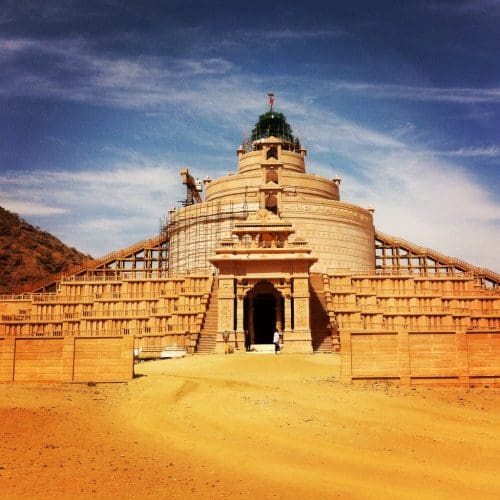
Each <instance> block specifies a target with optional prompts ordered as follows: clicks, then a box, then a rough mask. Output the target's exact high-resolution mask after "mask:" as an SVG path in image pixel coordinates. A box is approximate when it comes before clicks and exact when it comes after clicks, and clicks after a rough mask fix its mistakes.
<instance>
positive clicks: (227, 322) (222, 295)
mask: <svg viewBox="0 0 500 500" xmlns="http://www.w3.org/2000/svg"><path fill="white" fill-rule="evenodd" d="M226 332H231V335H230V336H229V339H230V343H231V344H233V342H234V335H233V333H234V279H233V278H219V293H218V318H217V346H216V351H217V352H224V351H225V345H224V333H226Z"/></svg>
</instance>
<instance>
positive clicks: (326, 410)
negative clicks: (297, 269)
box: [0, 354, 500, 499]
mask: <svg viewBox="0 0 500 500" xmlns="http://www.w3.org/2000/svg"><path fill="white" fill-rule="evenodd" d="M136 373H137V374H138V377H137V378H136V379H134V380H133V381H132V382H130V383H128V384H98V385H95V386H94V385H87V384H67V385H64V384H0V498H2V499H4V498H47V497H48V498H89V497H93V498H174V499H175V498H214V499H215V498H217V499H219V498H261V499H267V498H273V499H276V498H292V499H293V498H301V499H305V498H307V499H309V498H314V499H316V498H318V499H319V498H384V499H387V498H398V499H401V498H426V499H427V498H475V499H484V498H492V499H493V498H496V499H498V498H500V479H499V457H500V446H499V442H500V439H499V437H500V425H499V424H500V404H499V401H500V390H498V389H493V388H491V389H488V388H481V389H471V390H466V389H452V388H448V389H443V388H440V389H436V388H433V389H430V388H417V389H416V390H411V389H409V388H399V387H386V386H384V385H375V386H369V387H368V386H346V385H343V384H341V383H340V382H339V378H338V377H339V360H338V357H336V356H329V355H314V356H312V355H309V356H307V355H306V356H299V355H296V356H295V355H286V354H281V355H279V356H274V355H256V354H236V355H229V356H223V355H222V356H191V357H187V358H183V359H176V360H164V361H156V362H150V363H141V364H139V365H136Z"/></svg>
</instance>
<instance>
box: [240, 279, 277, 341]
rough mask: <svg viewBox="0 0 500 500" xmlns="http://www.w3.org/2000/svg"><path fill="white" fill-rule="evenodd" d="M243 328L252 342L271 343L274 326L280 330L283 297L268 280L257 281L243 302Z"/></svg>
mask: <svg viewBox="0 0 500 500" xmlns="http://www.w3.org/2000/svg"><path fill="white" fill-rule="evenodd" d="M244 308H245V328H247V329H248V330H249V332H250V336H251V338H252V344H272V343H273V334H274V331H275V330H276V328H278V329H279V330H281V324H282V323H281V321H282V318H283V298H282V296H281V294H280V293H279V292H278V290H276V288H275V287H274V286H273V285H272V284H271V283H270V282H268V281H261V282H259V283H257V284H256V285H255V286H254V288H253V289H252V290H250V292H249V293H248V295H247V297H246V300H245V302H244Z"/></svg>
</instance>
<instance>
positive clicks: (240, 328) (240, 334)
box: [235, 285, 245, 349]
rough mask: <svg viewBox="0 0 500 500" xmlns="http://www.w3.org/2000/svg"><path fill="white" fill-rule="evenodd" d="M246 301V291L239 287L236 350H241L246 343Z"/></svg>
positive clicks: (237, 294) (237, 293) (237, 295)
mask: <svg viewBox="0 0 500 500" xmlns="http://www.w3.org/2000/svg"><path fill="white" fill-rule="evenodd" d="M244 299H245V289H244V288H243V287H242V286H240V285H238V289H237V292H236V332H235V342H236V345H235V348H236V349H240V348H241V346H242V345H244V343H245V332H244V321H243V320H244Z"/></svg>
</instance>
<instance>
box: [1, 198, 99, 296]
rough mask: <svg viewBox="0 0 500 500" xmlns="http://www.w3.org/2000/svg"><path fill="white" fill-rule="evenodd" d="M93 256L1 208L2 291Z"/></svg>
mask: <svg viewBox="0 0 500 500" xmlns="http://www.w3.org/2000/svg"><path fill="white" fill-rule="evenodd" d="M89 258H90V257H89V256H88V255H84V254H82V253H81V252H79V251H78V250H76V249H75V248H69V247H67V246H66V245H65V244H64V243H62V242H61V241H60V240H58V239H57V238H56V237H55V236H52V235H51V234H49V233H47V232H45V231H42V230H41V229H39V228H37V227H34V226H32V225H31V224H28V223H27V222H26V221H25V220H23V219H21V217H19V216H18V215H16V214H13V213H11V212H9V211H7V210H5V209H3V208H2V207H0V293H12V292H15V291H16V290H19V288H20V287H22V286H23V285H25V284H28V283H34V282H36V281H39V280H41V279H44V278H46V277H48V276H50V275H51V274H53V273H57V272H60V271H63V270H64V269H67V268H69V267H71V266H74V265H75V264H79V263H81V262H83V261H84V260H86V259H89Z"/></svg>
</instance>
